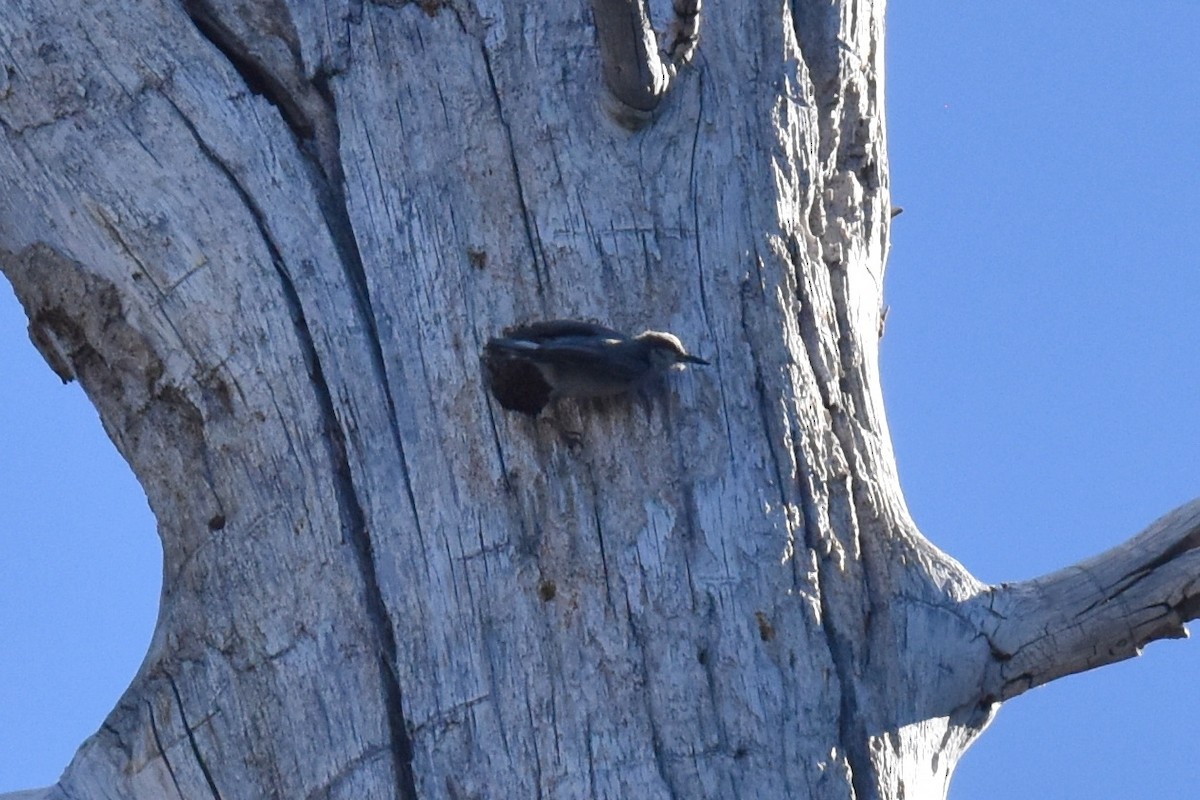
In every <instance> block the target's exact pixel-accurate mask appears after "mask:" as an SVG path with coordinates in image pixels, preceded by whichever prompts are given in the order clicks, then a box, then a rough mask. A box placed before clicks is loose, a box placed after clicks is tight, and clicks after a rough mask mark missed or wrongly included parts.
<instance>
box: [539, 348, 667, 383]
mask: <svg viewBox="0 0 1200 800" xmlns="http://www.w3.org/2000/svg"><path fill="white" fill-rule="evenodd" d="M609 341H611V342H612V343H613V344H617V343H619V341H620V340H611V339H610V340H609ZM596 344H597V342H596V340H594V339H588V340H587V341H586V342H572V341H571V340H570V339H566V340H563V339H559V340H557V341H554V342H547V343H546V344H543V345H541V346H540V347H538V348H536V349H534V350H528V351H524V352H522V353H521V355H522V357H524V358H526V359H528V360H530V361H532V362H534V363H539V364H547V365H549V366H553V367H567V368H574V369H581V370H585V371H587V370H594V371H595V372H596V373H598V374H604V375H608V376H609V377H611V378H613V379H615V380H624V381H633V380H636V379H637V378H639V377H641V376H642V375H643V374H644V373H645V371H646V364H645V363H643V362H642V361H640V360H638V359H636V358H628V357H620V356H619V355H617V354H615V353H612V352H604V351H603V350H602V351H599V352H597V349H596Z"/></svg>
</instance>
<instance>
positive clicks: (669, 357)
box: [635, 331, 708, 370]
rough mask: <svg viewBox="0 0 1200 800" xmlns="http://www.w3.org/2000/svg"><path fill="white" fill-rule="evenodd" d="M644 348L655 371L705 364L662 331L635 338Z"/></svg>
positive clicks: (671, 336)
mask: <svg viewBox="0 0 1200 800" xmlns="http://www.w3.org/2000/svg"><path fill="white" fill-rule="evenodd" d="M635 338H636V339H637V341H639V342H641V343H642V345H643V346H644V347H646V348H647V349H646V353H647V355H648V357H649V359H650V365H651V366H652V367H653V368H654V369H656V370H667V369H670V368H671V367H674V366H676V365H677V364H707V363H708V362H707V361H705V360H704V359H703V358H700V357H699V356H694V355H691V354H689V353H688V352H687V351H686V350H684V349H683V343H682V342H680V341H679V338H678V337H677V336H675V335H673V334H670V333H663V332H662V331H646V332H645V333H640V334H638V335H637V336H636V337H635Z"/></svg>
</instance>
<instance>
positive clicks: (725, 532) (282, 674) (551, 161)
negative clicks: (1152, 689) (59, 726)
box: [0, 0, 1200, 798]
mask: <svg viewBox="0 0 1200 800" xmlns="http://www.w3.org/2000/svg"><path fill="white" fill-rule="evenodd" d="M597 2H598V3H599V2H600V0H597ZM704 26H705V38H704V42H703V45H702V56H701V57H699V58H697V59H696V61H695V63H694V65H693V67H692V68H690V69H687V70H684V71H681V72H679V73H678V74H677V75H676V77H675V79H674V83H673V84H672V86H671V97H672V102H671V103H667V104H662V105H661V106H658V107H657V112H656V114H655V116H654V119H653V122H652V124H650V125H648V126H646V127H644V128H643V129H642V130H641V131H639V132H638V133H636V134H633V133H630V132H629V131H628V130H626V129H625V128H623V127H621V126H620V125H618V124H615V123H614V121H613V120H612V119H611V118H610V117H609V115H608V113H607V112H606V111H605V104H604V103H603V101H602V99H601V98H602V95H603V91H604V89H603V87H604V85H605V82H604V77H603V69H604V68H602V66H601V64H602V60H603V59H602V54H601V46H600V44H598V41H599V40H598V38H597V31H596V29H595V28H594V27H593V25H592V20H591V19H590V18H589V17H588V16H587V14H586V11H585V9H583V8H582V7H580V6H578V5H572V4H557V3H544V4H543V3H532V4H531V3H524V2H517V1H516V0H512V1H511V2H509V1H504V2H502V1H501V0H487V1H486V2H485V1H483V0H481V1H480V2H476V3H470V2H466V0H450V2H436V1H434V2H425V3H420V4H411V3H361V4H360V3H355V2H349V3H338V2H328V3H319V2H318V3H310V2H305V3H294V4H292V3H287V2H285V0H264V2H253V0H241V2H238V0H191V1H190V2H186V3H183V4H179V3H160V2H145V3H138V4H136V6H135V5H133V4H129V3H127V2H123V1H122V0H107V1H103V0H96V1H95V2H89V3H80V2H68V0H57V2H55V1H54V0H38V2H33V0H24V1H23V2H16V3H10V7H9V8H8V9H7V10H6V12H5V14H4V15H3V16H2V17H0V59H3V63H0V75H2V76H3V78H2V80H3V81H4V82H3V83H0V126H2V130H3V139H2V140H0V182H2V184H0V185H2V187H3V192H0V267H2V268H3V270H4V273H5V275H6V276H7V277H8V278H9V279H10V280H11V281H12V283H13V285H14V287H15V289H16V291H17V294H18V296H19V297H20V298H21V300H22V302H23V303H24V305H25V308H26V310H27V312H28V313H29V316H30V328H31V334H32V338H33V339H34V341H35V343H36V344H37V345H38V347H39V348H40V349H41V351H42V352H43V353H44V354H45V356H46V358H47V360H48V361H49V362H50V364H51V365H52V366H53V368H54V369H55V370H56V371H57V372H58V373H59V374H60V375H61V376H62V377H63V378H64V379H70V378H76V379H78V380H79V381H80V382H81V384H82V385H83V387H84V388H85V390H86V391H87V392H88V395H89V397H90V398H91V399H92V401H93V402H94V403H95V404H96V406H97V408H98V409H99V411H100V414H101V418H102V420H103V422H104V424H105V426H106V429H107V430H108V432H109V434H110V436H111V437H112V438H113V441H114V442H115V443H116V445H117V447H118V448H119V449H120V451H121V452H122V454H123V455H124V456H125V458H126V459H128V461H129V462H130V464H131V465H132V467H133V469H134V471H135V473H136V474H137V475H138V477H139V479H140V480H141V481H142V484H143V486H144V487H145V489H146V492H147V496H148V498H149V500H150V503H151V506H152V508H153V510H154V512H155V514H156V516H157V519H158V521H159V527H160V534H161V537H162V541H163V551H164V582H163V598H162V608H161V612H160V618H159V622H158V627H157V630H156V633H155V636H154V640H153V642H152V643H151V647H150V652H149V653H148V655H147V658H146V661H145V663H144V665H143V667H142V669H141V670H140V672H139V674H138V676H137V677H136V678H135V680H134V682H133V684H132V686H131V687H130V689H129V690H128V692H127V693H126V694H125V696H124V697H123V698H122V700H121V701H120V703H119V704H118V706H117V708H116V709H115V710H114V711H113V713H112V714H111V715H110V717H109V718H108V720H107V721H106V722H105V724H104V725H103V727H102V728H101V730H100V731H99V732H97V734H96V735H95V736H93V737H92V738H91V739H89V740H88V742H86V743H85V744H84V746H83V748H82V749H81V750H80V752H79V753H78V755H77V757H76V758H75V760H74V761H73V763H72V764H71V766H70V767H69V768H68V770H67V772H66V773H65V774H64V776H63V778H62V780H61V781H60V782H59V784H58V785H57V786H55V787H53V788H52V789H50V790H49V791H48V792H47V793H46V796H47V797H53V798H91V797H130V798H140V797H147V798H150V797H153V798H160V797H172V796H177V795H178V796H182V797H187V798H192V797H205V796H210V795H211V796H214V797H216V796H219V797H223V798H233V797H253V798H258V797H264V796H272V797H288V798H291V797H297V798H299V797H329V798H337V797H347V798H363V797H390V796H397V797H416V796H420V797H422V798H430V797H450V798H460V797H539V796H548V797H562V798H571V797H638V798H655V797H714V798H724V797H812V798H847V797H852V796H853V797H858V798H871V797H878V798H898V797H936V796H940V795H942V794H944V792H945V788H946V785H947V783H948V781H949V777H950V774H951V772H952V770H953V768H954V765H955V764H956V763H957V760H958V758H959V756H960V755H961V753H962V751H963V750H964V749H965V748H966V746H967V745H968V744H969V743H970V742H971V741H972V740H973V738H974V737H976V736H977V735H978V734H979V733H980V732H981V731H982V729H983V728H984V727H985V726H986V724H987V722H988V721H989V719H990V718H991V715H992V713H993V712H994V710H995V708H996V704H997V703H998V702H999V701H1001V700H1003V699H1005V698H1007V697H1010V696H1013V695H1014V694H1017V693H1019V692H1020V691H1023V690H1024V689H1025V688H1027V687H1028V686H1029V685H1033V684H1036V683H1040V682H1044V681H1045V680H1050V679H1052V678H1054V677H1057V676H1059V675H1062V674H1066V673H1068V672H1072V671H1077V670H1079V669H1084V668H1088V667H1091V666H1097V665H1099V664H1101V663H1106V662H1107V661H1110V660H1115V659H1117V658H1121V657H1125V656H1127V655H1129V654H1131V653H1133V652H1135V650H1136V647H1138V646H1140V645H1141V644H1143V643H1145V642H1146V641H1148V640H1150V639H1153V638H1157V637H1160V636H1169V635H1177V633H1178V631H1179V629H1180V628H1179V626H1180V624H1181V623H1182V621H1184V620H1186V619H1190V618H1192V617H1194V616H1195V615H1196V613H1197V602H1196V599H1195V596H1194V595H1195V589H1196V587H1195V581H1194V580H1193V579H1192V578H1191V576H1192V575H1194V574H1195V573H1196V570H1195V567H1194V563H1193V562H1194V558H1195V557H1194V556H1193V555H1192V552H1193V549H1194V548H1195V545H1196V543H1197V539H1198V538H1200V534H1197V532H1196V531H1197V524H1196V517H1197V513H1198V512H1197V511H1196V507H1195V506H1189V507H1187V508H1186V509H1185V510H1181V511H1180V512H1178V514H1177V515H1175V516H1173V517H1171V518H1169V519H1168V520H1167V521H1165V522H1164V523H1163V524H1162V525H1160V526H1158V527H1157V528H1155V529H1154V530H1152V531H1151V532H1148V533H1147V534H1145V535H1144V537H1142V538H1139V539H1135V540H1134V541H1133V542H1131V543H1130V544H1129V545H1128V546H1127V548H1126V549H1125V550H1120V551H1115V552H1114V553H1111V554H1107V555H1105V556H1101V557H1099V558H1098V559H1097V560H1095V561H1093V562H1089V563H1088V564H1086V565H1082V566H1081V567H1080V568H1078V569H1077V570H1075V571H1068V572H1066V573H1062V574H1059V575H1057V576H1049V577H1047V578H1045V579H1042V580H1040V581H1034V582H1030V583H1028V584H1021V585H1016V586H1002V587H987V586H984V585H982V584H980V583H979V582H978V581H976V580H975V579H973V578H972V577H971V576H970V575H969V574H967V573H966V571H965V570H964V569H963V568H962V567H961V566H960V565H959V564H957V563H956V562H955V561H953V559H951V558H949V557H947V556H946V555H944V554H942V553H941V552H939V551H938V550H937V549H936V548H934V547H933V546H932V545H930V544H929V543H928V542H927V541H926V540H925V539H924V538H922V537H921V536H920V534H919V533H918V532H917V530H916V529H915V527H914V526H913V524H912V522H911V520H910V519H909V516H908V514H907V511H906V509H905V506H904V501H903V498H902V495H901V493H900V490H899V486H898V481H897V479H896V473H895V464H894V460H893V457H892V452H891V443H890V439H889V435H888V431H887V426H886V420H885V417H884V413H883V408H882V405H881V399H880V391H879V382H878V365H877V354H878V351H877V346H876V339H877V331H878V329H879V323H880V306H881V292H882V279H883V267H884V261H885V257H886V251H887V241H888V239H887V237H888V226H889V224H890V213H889V212H890V199H889V196H888V185H887V157H886V148H885V140H884V119H883V84H882V65H883V40H882V34H883V4H882V3H874V4H872V3H868V2H855V0H844V1H843V2H839V3H830V2H816V1H815V0H814V1H812V2H808V1H806V0H795V1H794V2H793V3H791V4H790V5H788V4H785V5H783V6H781V7H779V8H776V9H774V10H764V9H762V8H760V7H758V6H751V5H749V4H744V3H716V4H712V5H711V6H709V7H706V8H705V23H704ZM614 57H616V58H621V57H622V56H620V54H616V55H614V54H613V53H608V54H607V55H605V56H604V58H614ZM639 57H640V56H639ZM553 317H567V318H593V319H599V320H601V321H603V322H604V323H605V324H609V325H611V326H613V327H615V328H618V329H622V330H634V331H637V330H641V329H643V328H646V327H652V328H659V329H667V330H672V331H674V332H676V333H678V334H679V335H680V336H681V337H682V338H683V339H684V340H685V341H687V342H688V343H689V345H690V346H691V347H692V348H693V349H694V350H696V351H697V352H699V353H700V354H701V355H704V356H706V357H709V358H711V359H712V360H713V361H714V366H713V367H711V368H708V369H707V370H706V371H703V372H701V371H697V372H692V373H688V374H684V375H681V376H678V377H676V378H674V379H673V380H672V383H671V385H670V386H669V387H660V388H661V391H659V392H656V393H649V394H644V395H642V396H639V397H637V398H634V399H633V400H631V401H619V400H614V401H609V402H602V403H585V404H574V405H573V404H570V403H567V404H564V405H562V406H559V407H557V408H556V410H555V411H554V412H553V413H552V414H550V415H549V418H548V419H539V420H537V421H531V420H529V419H527V418H525V417H524V416H522V415H517V414H509V413H505V412H504V411H503V410H502V409H500V408H499V406H497V405H495V404H494V403H493V402H492V401H491V400H490V399H489V397H488V395H487V392H486V391H485V389H484V387H483V382H482V380H481V376H480V374H479V368H478V356H479V352H480V349H481V346H482V344H483V342H485V341H486V340H487V338H488V337H489V336H491V335H494V334H495V333H497V332H498V331H499V330H501V329H502V328H504V327H505V326H507V325H510V324H512V323H515V322H516V323H519V322H528V321H531V320H535V319H539V318H553ZM1089 591H1090V592H1091V595H1090V596H1089V595H1088V592H1089ZM1126 630H1127V631H1128V635H1127V636H1124V635H1123V634H1124V632H1125V631H1126ZM1122 638H1124V639H1125V640H1126V641H1124V642H1122V641H1121V640H1122Z"/></svg>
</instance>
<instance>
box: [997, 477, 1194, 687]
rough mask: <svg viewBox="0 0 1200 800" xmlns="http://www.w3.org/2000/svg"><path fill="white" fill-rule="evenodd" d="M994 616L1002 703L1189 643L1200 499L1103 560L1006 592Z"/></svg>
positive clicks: (1001, 592)
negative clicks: (1151, 650)
mask: <svg viewBox="0 0 1200 800" xmlns="http://www.w3.org/2000/svg"><path fill="white" fill-rule="evenodd" d="M991 613H992V615H993V619H992V621H991V622H990V624H989V625H985V627H984V630H985V632H987V636H988V641H989V642H990V644H991V647H992V654H993V657H994V661H993V662H992V664H991V665H990V668H989V669H988V671H987V678H986V679H985V686H984V691H985V697H987V698H989V699H992V700H1007V699H1008V698H1010V697H1016V696H1017V695H1019V694H1021V693H1023V692H1025V691H1027V690H1028V689H1031V688H1032V687H1034V686H1039V685H1041V684H1043V683H1047V682H1049V681H1052V680H1054V679H1055V678H1061V677H1063V676H1065V675H1071V674H1074V673H1076V672H1083V671H1084V670H1088V669H1092V668H1094V667H1101V666H1104V665H1106V664H1111V663H1113V662H1116V661H1122V660H1124V659H1126V658H1132V657H1133V656H1136V655H1140V654H1141V649H1142V647H1143V646H1145V645H1146V644H1147V643H1149V642H1152V641H1155V640H1156V639H1168V638H1169V639H1180V638H1186V637H1187V635H1188V634H1187V630H1186V629H1185V628H1184V627H1183V625H1184V623H1185V622H1188V621H1190V620H1193V619H1196V618H1197V617H1198V616H1200V499H1197V500H1193V501H1192V502H1190V503H1188V504H1186V505H1183V506H1181V507H1179V508H1177V509H1175V510H1174V511H1172V512H1171V513H1169V514H1167V515H1166V516H1164V517H1162V518H1161V519H1159V520H1158V521H1157V522H1155V523H1154V524H1152V525H1151V526H1150V527H1148V528H1147V529H1146V530H1145V531H1143V532H1142V533H1140V534H1138V535H1137V536H1135V537H1134V538H1132V539H1130V540H1129V541H1128V542H1125V543H1124V544H1122V545H1120V546H1119V547H1115V548H1113V549H1112V550H1109V551H1107V552H1105V553H1102V554H1100V555H1098V556H1096V557H1094V558H1091V559H1088V560H1087V561H1083V562H1081V563H1079V564H1076V565H1074V566H1071V567H1067V568H1066V569H1063V570H1060V571H1058V572H1055V573H1053V574H1051V575H1046V576H1043V577H1041V578H1037V579H1035V580H1032V581H1025V582H1022V583H1017V584H1003V585H1001V586H999V587H997V588H996V589H994V591H993V597H992V605H991ZM989 627H991V630H989V629H988V628H989Z"/></svg>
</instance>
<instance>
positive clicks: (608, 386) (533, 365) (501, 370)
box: [482, 319, 709, 416]
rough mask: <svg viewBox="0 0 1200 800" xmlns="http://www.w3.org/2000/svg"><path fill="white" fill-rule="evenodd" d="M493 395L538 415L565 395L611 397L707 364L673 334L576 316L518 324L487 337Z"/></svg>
mask: <svg viewBox="0 0 1200 800" xmlns="http://www.w3.org/2000/svg"><path fill="white" fill-rule="evenodd" d="M482 362H483V367H484V374H485V377H486V379H487V383H488V386H489V387H490V388H491V390H492V394H493V395H494V396H495V398H496V400H498V401H499V403H500V405H501V406H503V407H504V408H506V409H509V410H510V411H520V412H523V413H526V414H529V415H530V416H537V415H538V414H539V413H540V412H541V411H542V409H543V408H545V407H546V406H547V405H548V404H550V403H551V402H553V401H555V400H557V399H559V398H561V397H574V398H593V397H611V396H613V395H618V394H622V393H624V392H628V391H631V390H633V389H636V388H637V387H639V386H642V385H645V384H646V383H648V382H650V381H651V380H653V379H654V378H655V377H657V376H660V375H663V374H665V373H666V372H668V371H669V370H671V369H672V368H674V367H677V366H682V365H685V364H705V365H707V364H708V363H709V362H708V361H705V360H704V359H703V358H700V357H699V356H694V355H691V354H690V353H688V352H687V350H685V349H684V347H683V343H682V342H680V341H679V338H678V337H677V336H675V335H674V334H670V333H664V332H662V331H645V332H643V333H639V334H638V335H636V336H627V335H626V334H623V333H621V332H619V331H615V330H613V329H612V328H606V327H604V326H603V325H597V324H595V323H591V322H579V321H576V320H564V319H556V320H548V321H545V322H534V323H530V324H527V325H519V326H516V327H512V328H508V329H506V330H504V331H503V333H502V335H501V336H498V337H494V338H492V339H489V340H488V342H487V345H486V346H485V347H484V353H483V357H482Z"/></svg>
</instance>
